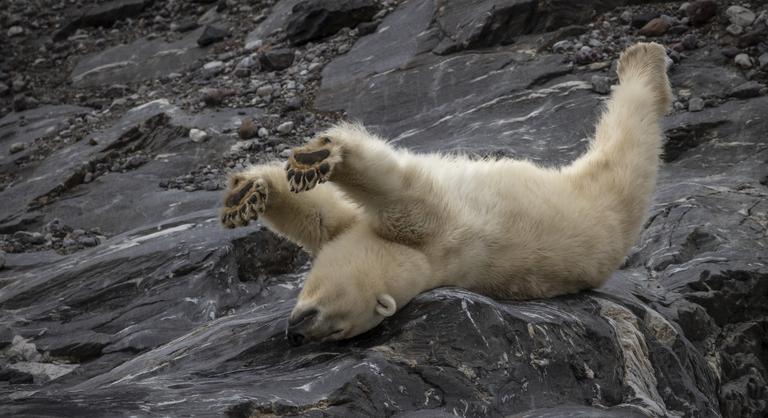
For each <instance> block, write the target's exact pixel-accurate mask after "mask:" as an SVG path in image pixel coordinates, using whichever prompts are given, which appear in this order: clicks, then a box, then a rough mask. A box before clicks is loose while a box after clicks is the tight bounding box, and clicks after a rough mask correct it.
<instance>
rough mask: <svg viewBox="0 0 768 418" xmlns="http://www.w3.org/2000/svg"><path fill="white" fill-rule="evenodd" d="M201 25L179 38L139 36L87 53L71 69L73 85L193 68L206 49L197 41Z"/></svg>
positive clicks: (108, 82) (132, 79)
mask: <svg viewBox="0 0 768 418" xmlns="http://www.w3.org/2000/svg"><path fill="white" fill-rule="evenodd" d="M203 30H204V28H198V29H196V30H194V31H192V32H189V33H188V34H186V35H185V36H184V37H183V38H182V39H181V40H178V41H175V42H166V41H164V40H162V39H152V40H147V39H140V40H138V41H135V42H133V43H131V44H127V45H118V46H115V47H112V48H110V49H107V50H105V51H102V52H97V53H95V54H92V55H89V56H86V57H85V58H83V59H82V60H80V61H79V62H78V63H77V65H76V66H75V68H74V69H73V70H72V74H71V76H70V79H71V80H72V83H73V84H74V85H75V86H78V87H87V86H100V85H111V84H125V83H132V82H139V81H144V80H148V79H154V78H158V77H162V76H165V75H167V74H169V73H173V72H176V73H180V72H184V71H187V70H189V69H190V68H192V67H193V66H194V65H195V64H196V63H197V61H198V60H200V59H203V58H204V57H205V56H206V55H207V52H206V50H205V49H204V48H200V47H198V45H197V39H198V38H199V37H200V34H201V33H202V31H203Z"/></svg>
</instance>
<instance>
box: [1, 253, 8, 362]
mask: <svg viewBox="0 0 768 418" xmlns="http://www.w3.org/2000/svg"><path fill="white" fill-rule="evenodd" d="M4 267H5V251H2V250H0V270H2V269H3V268H4ZM6 329H7V328H6ZM3 347H4V345H3V328H2V327H0V349H2V348H3Z"/></svg>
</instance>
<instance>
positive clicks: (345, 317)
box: [221, 43, 671, 344]
mask: <svg viewBox="0 0 768 418" xmlns="http://www.w3.org/2000/svg"><path fill="white" fill-rule="evenodd" d="M666 60H667V56H666V53H665V50H664V48H663V47H662V46H660V45H658V44H655V43H641V44H637V45H635V46H632V47H630V48H628V49H627V50H626V51H624V52H623V54H622V55H621V57H620V59H619V67H618V74H619V80H620V84H619V86H617V88H616V89H615V90H614V92H613V94H612V97H611V98H610V100H609V102H608V104H607V107H606V110H605V112H604V114H603V115H602V117H601V119H600V122H599V123H598V125H597V131H596V134H595V138H594V140H593V141H592V142H591V144H590V147H589V150H588V151H587V152H586V153H585V154H584V155H583V156H581V157H580V158H578V159H577V160H576V161H574V162H573V163H572V164H571V165H569V166H566V167H561V168H542V167H538V166H536V165H535V164H532V163H531V162H528V161H518V160H511V159H500V160H472V159H469V158H463V157H458V156H445V155H436V154H430V155H419V154H413V153H410V152H408V151H406V150H403V149H396V148H393V147H392V146H391V145H389V144H388V143H387V142H386V141H384V140H382V139H381V138H379V137H377V136H375V135H372V134H371V133H369V132H367V131H366V130H365V128H363V127H362V126H360V125H356V124H349V123H341V124H338V125H336V126H334V127H332V128H330V129H328V130H327V131H325V132H323V133H321V134H319V135H317V136H316V137H315V138H313V139H312V140H310V141H309V142H308V143H307V144H306V145H305V146H303V147H299V148H295V149H293V150H292V155H291V157H289V161H288V163H287V165H286V166H283V165H281V164H278V163H274V164H267V165H259V166H253V167H250V168H248V169H246V170H245V171H243V172H239V173H236V174H234V175H232V176H231V177H230V180H229V189H228V191H227V193H226V195H225V199H224V208H223V210H222V214H221V221H222V223H223V224H224V226H226V227H230V228H234V227H236V226H244V225H247V224H248V222H249V221H251V220H255V219H257V218H258V219H261V221H262V222H263V223H264V224H265V225H266V226H267V227H269V228H270V229H272V230H273V231H275V232H277V233H280V234H282V235H284V236H286V237H288V238H289V239H291V240H293V241H295V242H297V243H298V244H300V245H302V246H303V247H304V248H305V249H307V250H308V251H310V252H311V253H312V254H313V256H314V260H313V266H312V269H311V271H310V272H309V274H308V277H307V279H306V282H305V285H304V288H303V289H302V291H301V293H300V295H299V297H298V302H297V304H296V306H295V308H294V310H293V312H292V314H291V317H290V320H289V326H288V330H287V334H288V338H289V341H290V342H291V343H293V344H301V343H303V342H308V341H331V340H339V339H345V338H349V337H352V336H355V335H358V334H360V333H362V332H365V331H368V330H370V329H371V328H373V327H375V326H376V325H377V324H379V323H380V322H381V321H382V320H383V319H384V318H386V317H388V316H391V315H392V314H394V313H395V312H396V311H397V310H398V309H399V308H401V307H402V306H404V305H405V304H407V303H408V302H409V301H410V300H411V299H412V298H414V297H415V296H416V295H418V294H419V293H421V292H424V291H426V290H429V289H433V288H436V287H440V286H458V287H462V288H466V289H470V290H473V291H476V292H479V293H482V294H485V295H488V296H491V297H495V298H501V299H530V298H547V297H552V296H557V295H562V294H567V293H573V292H578V291H580V290H584V289H590V288H595V287H598V286H600V285H602V284H603V282H605V281H606V279H608V277H609V276H610V275H611V273H612V272H613V271H614V270H615V269H616V268H618V266H619V265H620V263H621V262H622V260H623V259H624V258H625V257H626V254H627V252H628V250H629V249H630V247H631V246H632V245H633V243H634V242H635V240H636V238H637V235H638V233H639V230H640V227H641V224H642V222H643V220H644V218H645V217H646V212H647V208H648V205H649V200H650V198H651V195H652V193H653V190H654V185H655V181H656V172H657V168H658V165H659V154H660V149H661V137H662V133H661V128H660V119H661V117H662V116H663V114H664V113H665V112H666V111H667V109H668V107H669V103H670V100H671V92H670V86H669V81H668V79H667V75H666V65H667V63H666Z"/></svg>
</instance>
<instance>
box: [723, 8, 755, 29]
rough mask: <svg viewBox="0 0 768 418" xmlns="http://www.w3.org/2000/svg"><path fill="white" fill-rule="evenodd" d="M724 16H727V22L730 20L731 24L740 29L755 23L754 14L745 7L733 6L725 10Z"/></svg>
mask: <svg viewBox="0 0 768 418" xmlns="http://www.w3.org/2000/svg"><path fill="white" fill-rule="evenodd" d="M725 14H726V16H728V20H730V21H731V23H732V24H734V25H738V26H742V27H744V26H749V25H751V24H752V22H754V21H755V17H756V16H755V13H754V12H752V11H751V10H749V9H747V8H746V7H742V6H735V5H734V6H730V7H729V8H727V9H726V10H725Z"/></svg>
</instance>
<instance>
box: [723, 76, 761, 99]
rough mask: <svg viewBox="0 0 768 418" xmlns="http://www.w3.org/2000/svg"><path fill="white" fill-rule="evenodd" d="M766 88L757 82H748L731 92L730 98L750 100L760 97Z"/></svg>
mask: <svg viewBox="0 0 768 418" xmlns="http://www.w3.org/2000/svg"><path fill="white" fill-rule="evenodd" d="M764 88H765V86H764V85H762V84H760V83H759V82H757V81H754V80H752V81H747V82H745V83H742V84H739V85H738V86H736V87H735V88H734V89H733V90H731V94H730V96H731V97H735V98H737V99H750V98H753V97H758V96H760V95H761V91H762V90H763V89H764Z"/></svg>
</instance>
